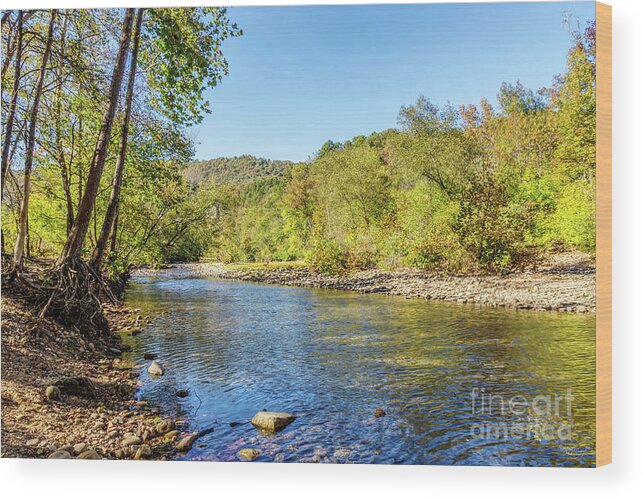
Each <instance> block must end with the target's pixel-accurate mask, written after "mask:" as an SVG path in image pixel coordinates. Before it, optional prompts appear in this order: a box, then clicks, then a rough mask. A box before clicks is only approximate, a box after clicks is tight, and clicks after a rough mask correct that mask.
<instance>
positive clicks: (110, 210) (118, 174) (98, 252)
mask: <svg viewBox="0 0 643 499" xmlns="http://www.w3.org/2000/svg"><path fill="white" fill-rule="evenodd" d="M143 11H144V9H138V13H137V14H136V26H135V28H134V35H133V37H132V38H133V45H132V57H131V59H130V65H129V77H128V81H127V92H126V95H125V109H124V113H123V126H122V128H121V137H120V150H119V151H118V159H117V160H116V169H115V170H114V178H113V180H112V190H111V193H110V196H109V204H108V205H107V212H106V213H105V219H104V220H103V227H102V229H101V232H100V236H99V237H98V240H97V241H96V247H95V248H94V253H93V254H92V258H91V260H90V265H91V266H92V267H93V268H94V269H95V270H99V269H100V266H101V264H102V262H103V257H104V255H105V248H106V247H107V241H108V240H109V234H110V233H111V231H112V230H113V226H114V221H115V220H116V213H117V212H118V204H119V197H120V192H121V184H122V181H123V169H124V167H125V157H126V155H127V138H128V134H129V122H130V117H131V115H132V99H133V97H134V83H135V80H136V61H137V59H138V45H139V39H140V35H141V24H142V23H143Z"/></svg>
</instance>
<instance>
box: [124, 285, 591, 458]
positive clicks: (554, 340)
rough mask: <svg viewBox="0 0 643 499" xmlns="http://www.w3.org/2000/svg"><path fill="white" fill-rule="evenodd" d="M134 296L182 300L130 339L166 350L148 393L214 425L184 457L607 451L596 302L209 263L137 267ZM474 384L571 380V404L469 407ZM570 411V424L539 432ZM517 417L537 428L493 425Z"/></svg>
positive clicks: (495, 387)
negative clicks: (581, 306)
mask: <svg viewBox="0 0 643 499" xmlns="http://www.w3.org/2000/svg"><path fill="white" fill-rule="evenodd" d="M126 300H127V304H128V305H129V306H132V307H138V308H141V309H142V310H144V311H145V312H144V313H146V314H148V313H149V314H155V313H156V312H158V311H162V310H172V314H170V315H159V316H158V318H157V319H156V320H155V322H154V324H153V325H152V326H150V327H149V328H148V329H147V330H146V331H145V333H144V334H141V335H139V336H136V337H134V338H132V342H133V343H132V346H133V350H132V352H131V354H130V355H131V356H132V359H133V360H134V361H136V362H139V361H141V359H142V355H143V352H147V351H153V352H155V353H157V354H158V355H159V359H160V360H161V362H162V363H163V364H164V366H165V367H166V375H165V376H163V377H161V378H158V379H151V378H150V377H149V376H148V375H147V373H146V372H145V370H142V373H141V379H142V382H143V386H142V388H141V390H140V396H141V397H142V398H144V399H149V400H152V401H154V402H156V403H159V404H161V406H162V407H163V408H164V409H165V410H167V411H168V412H176V413H178V414H184V415H185V416H186V417H188V418H189V420H190V423H191V425H193V426H194V428H195V429H203V428H206V427H211V426H214V427H215V430H214V432H212V433H211V434H209V435H206V436H205V437H203V438H201V439H200V440H199V444H200V445H199V446H195V447H194V448H193V449H192V451H190V452H189V453H188V454H186V456H185V458H186V459H207V460H221V461H229V460H236V459H237V458H236V452H237V451H238V450H239V449H241V448H243V447H255V448H258V449H260V450H261V451H262V454H261V456H260V457H259V459H258V460H260V461H283V462H293V461H313V462H360V463H407V464H460V465H516V466H521V465H523V466H535V465H540V466H542V465H544V466H591V465H593V464H594V448H593V438H594V410H595V409H594V379H595V370H594V347H595V343H594V338H595V322H594V317H593V316H586V315H582V316H581V315H572V314H559V313H542V312H526V311H514V310H494V309H488V310H484V309H482V310H481V309H478V308H473V307H466V306H460V305H456V304H448V303H441V302H430V301H425V300H421V299H402V298H396V297H388V296H381V295H373V294H371V295H358V294H352V293H344V292H338V291H328V290H312V289H303V288H289V287H279V286H267V285H257V284H250V283H241V282H231V281H217V280H212V279H165V280H164V279H155V278H150V277H145V278H139V279H135V280H134V281H133V282H132V283H131V286H130V288H129V290H128V293H127V298H126ZM178 388H187V389H188V390H189V395H188V397H186V398H183V399H179V398H177V397H175V396H174V393H175V391H176V389H178ZM474 389H477V390H478V392H480V391H481V390H484V391H485V393H486V394H488V395H495V396H501V397H503V399H504V400H505V401H508V400H509V398H510V397H517V396H520V397H525V399H526V400H528V401H532V400H534V398H535V397H538V396H549V395H552V396H553V395H557V394H559V395H564V394H565V393H566V391H567V390H568V389H569V390H571V393H572V394H573V396H574V401H573V407H572V409H573V410H572V412H571V413H570V414H568V413H567V410H566V407H563V408H562V409H561V410H559V411H558V413H557V414H552V413H547V414H541V412H542V411H534V410H530V411H527V412H526V413H525V414H521V415H516V414H514V415H510V414H506V413H505V414H502V413H501V411H500V407H499V406H498V407H495V406H494V405H493V403H492V404H491V407H490V409H489V410H488V411H487V412H485V411H481V410H480V407H478V408H477V410H476V409H475V408H472V398H471V393H472V390H474ZM497 400H500V399H497ZM376 408H384V409H385V411H386V416H385V417H382V418H375V417H374V416H373V411H374V410H375V409H376ZM262 409H267V410H276V411H288V412H293V413H294V414H296V415H297V416H298V418H297V420H296V421H295V422H294V423H293V424H291V425H290V426H289V427H288V428H287V429H286V430H284V431H283V432H281V433H278V434H277V435H273V436H267V435H261V434H258V432H257V431H256V430H255V429H254V427H252V425H251V424H249V420H250V418H251V417H252V416H253V415H254V414H255V413H256V412H257V411H259V410H262ZM231 422H233V423H241V424H237V425H235V426H231V425H230V424H229V423H231ZM568 423H569V424H570V426H571V431H570V432H569V435H565V437H566V438H565V439H560V438H543V437H542V436H541V437H536V436H534V435H533V433H535V432H536V430H537V429H538V428H542V427H543V426H544V425H554V427H556V428H558V427H560V426H561V425H562V424H568ZM514 424H519V425H521V426H520V428H522V429H523V431H531V432H532V433H531V434H528V435H529V436H528V437H524V435H523V438H520V439H516V438H515V437H512V438H496V437H497V435H495V436H494V434H493V431H498V429H503V428H508V427H509V426H510V425H514ZM479 427H483V428H485V429H486V430H488V434H486V435H484V436H483V437H481V436H480V435H479V434H478V433H476V429H477V428H479ZM491 430H493V431H491ZM472 432H473V434H472ZM567 437H568V438H567Z"/></svg>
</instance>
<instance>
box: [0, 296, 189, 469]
mask: <svg viewBox="0 0 643 499" xmlns="http://www.w3.org/2000/svg"><path fill="white" fill-rule="evenodd" d="M7 295H8V293H7V292H6V289H3V296H2V457H21V458H52V459H72V458H76V459H156V460H159V459H160V460H165V459H168V458H170V457H172V456H174V455H175V454H177V453H178V452H180V450H181V449H179V447H180V444H181V442H182V441H184V440H186V439H191V443H192V442H194V435H193V434H191V433H189V432H188V424H187V422H185V421H181V420H177V419H176V418H175V417H174V416H172V415H163V414H162V413H161V411H160V409H159V408H158V407H152V406H151V405H149V404H148V403H147V402H145V401H137V400H136V398H135V392H136V390H137V388H138V385H137V379H138V376H139V369H142V368H143V367H144V366H134V365H126V363H125V362H124V361H123V360H122V357H121V354H122V351H123V350H126V349H127V347H126V345H125V344H124V343H123V342H122V341H120V337H119V335H118V334H116V333H111V334H110V335H109V336H107V337H105V336H103V337H99V338H92V337H91V335H87V334H83V333H82V332H81V331H79V330H78V329H77V328H75V327H71V328H66V327H63V326H61V325H60V324H58V323H56V322H54V321H52V320H48V319H44V320H41V321H38V320H37V317H36V315H37V314H36V313H34V311H33V310H31V309H30V308H29V307H28V306H27V305H25V304H24V303H22V302H21V301H19V300H17V299H14V298H13V297H12V296H11V295H10V294H9V296H7ZM105 313H106V316H107V318H108V321H109V323H110V329H111V331H120V330H124V332H123V333H122V334H137V333H138V332H140V325H141V321H142V320H145V319H147V318H141V317H140V315H138V311H136V310H131V309H127V308H123V307H108V308H106V310H105ZM90 338H92V339H90ZM188 448H189V447H188ZM182 450H188V449H187V448H185V449H182Z"/></svg>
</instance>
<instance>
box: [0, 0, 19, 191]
mask: <svg viewBox="0 0 643 499" xmlns="http://www.w3.org/2000/svg"><path fill="white" fill-rule="evenodd" d="M16 37H17V40H16V50H15V56H14V57H15V61H16V62H15V63H14V74H13V90H12V91H11V102H10V103H9V110H8V112H7V122H6V124H5V129H4V142H3V144H2V191H1V192H2V195H3V196H4V186H5V180H6V175H7V170H8V169H9V150H10V149H11V138H12V135H13V122H14V120H15V116H16V104H17V101H18V90H19V89H20V74H21V71H22V37H23V12H22V11H21V10H19V11H18V19H17V21H16ZM5 57H6V62H7V64H8V63H9V61H10V57H9V54H6V55H5Z"/></svg>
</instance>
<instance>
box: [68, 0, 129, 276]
mask: <svg viewBox="0 0 643 499" xmlns="http://www.w3.org/2000/svg"><path fill="white" fill-rule="evenodd" d="M133 16H134V9H127V10H126V11H125V17H124V19H123V28H122V32H121V39H120V43H119V48H118V52H117V56H116V62H115V64H114V71H113V73H112V79H111V83H110V87H109V93H108V98H107V105H106V108H105V111H104V114H103V119H102V122H101V127H100V132H99V135H98V141H97V143H96V148H95V150H94V156H93V158H92V162H91V165H90V169H89V173H88V175H87V179H86V181H85V192H84V194H83V198H82V201H81V203H80V206H79V207H78V216H77V217H76V220H74V225H73V226H72V228H71V231H70V232H69V237H68V239H67V243H66V244H65V247H64V248H63V252H62V254H61V256H60V258H59V259H58V264H59V265H63V264H65V263H67V262H70V261H72V260H75V259H78V258H80V252H81V250H82V247H83V243H84V242H85V236H86V235H87V229H88V228H89V223H90V221H91V216H92V210H93V208H94V204H95V202H96V195H97V193H98V188H99V185H100V180H101V177H102V175H103V168H104V166H105V159H106V157H107V148H108V146H109V140H110V136H111V132H112V126H113V124H114V115H115V114H116V106H117V104H118V95H119V93H120V89H121V82H122V80H123V72H124V69H125V60H126V58H127V51H128V48H129V43H130V39H131V35H132V21H133Z"/></svg>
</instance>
